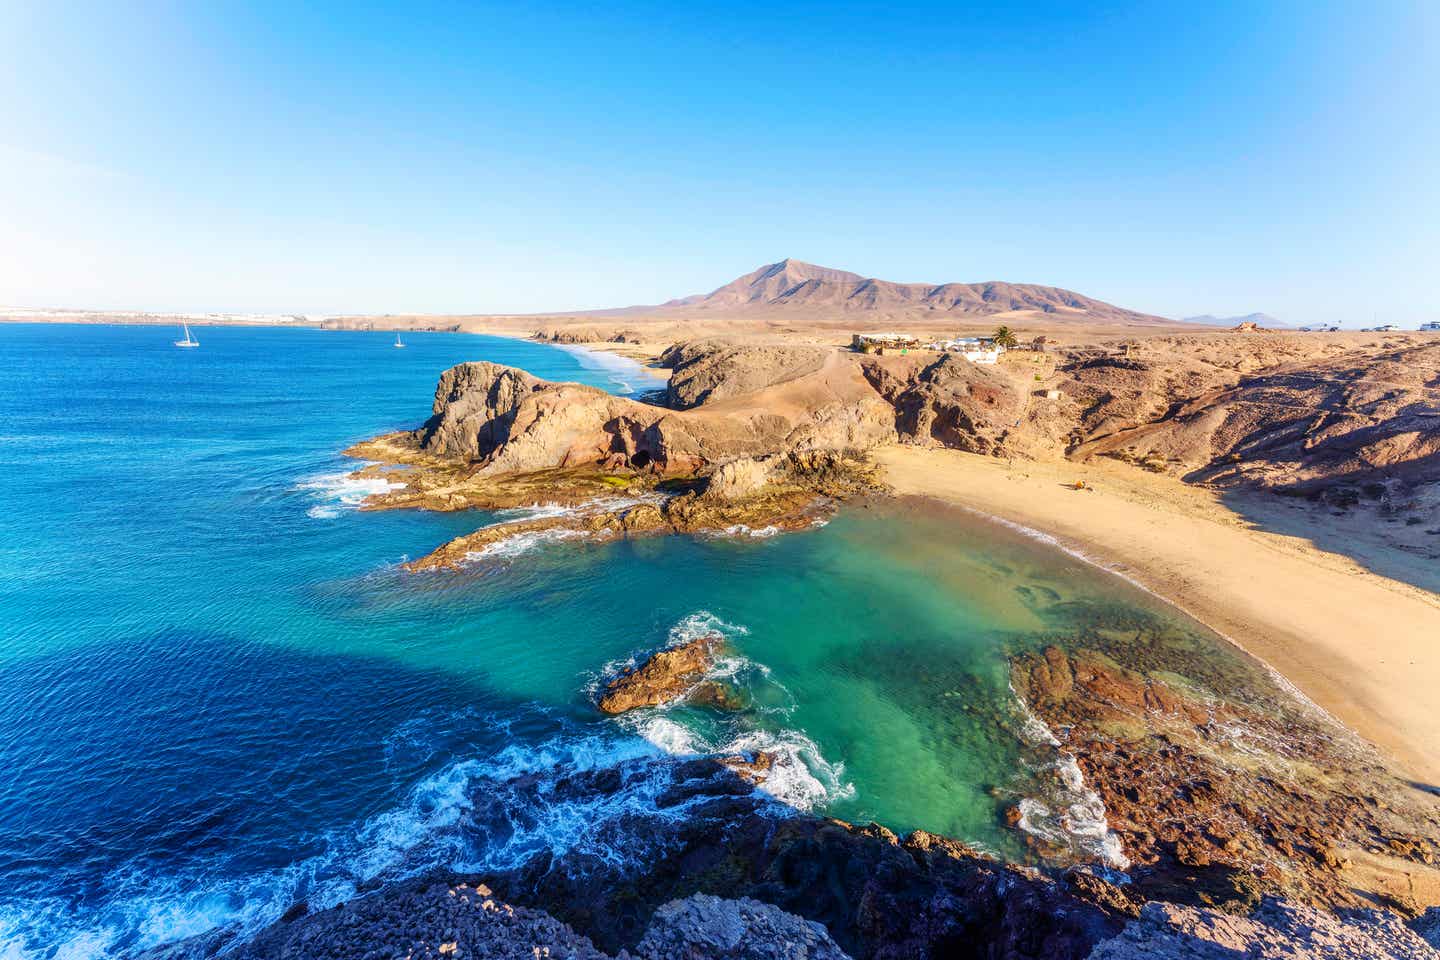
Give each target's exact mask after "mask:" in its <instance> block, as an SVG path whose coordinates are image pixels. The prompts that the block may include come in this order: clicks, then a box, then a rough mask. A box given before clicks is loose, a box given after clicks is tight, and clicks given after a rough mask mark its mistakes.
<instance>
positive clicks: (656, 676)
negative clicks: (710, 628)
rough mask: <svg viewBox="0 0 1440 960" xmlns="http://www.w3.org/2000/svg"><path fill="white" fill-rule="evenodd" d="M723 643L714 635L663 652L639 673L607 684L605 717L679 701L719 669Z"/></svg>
mask: <svg viewBox="0 0 1440 960" xmlns="http://www.w3.org/2000/svg"><path fill="white" fill-rule="evenodd" d="M723 642H724V638H723V637H721V636H720V635H719V634H712V635H710V636H704V637H696V638H695V639H694V640H691V641H689V642H687V643H683V644H681V645H680V646H678V647H670V648H669V649H667V650H661V651H660V652H659V653H657V654H655V655H654V656H652V657H650V659H648V660H646V661H645V662H644V663H643V664H641V665H640V666H639V667H637V668H636V669H634V670H632V671H630V672H629V673H625V674H622V675H621V676H619V677H616V678H615V679H614V680H611V681H610V682H609V683H608V684H606V686H605V692H604V694H602V695H601V697H600V702H599V707H600V709H601V710H602V711H604V712H605V713H611V714H615V713H624V712H625V711H627V710H634V709H636V708H638V707H656V706H659V705H660V704H662V703H669V702H670V701H672V700H678V699H679V698H680V697H683V696H684V695H685V694H686V693H687V692H689V690H690V688H691V687H693V686H694V685H695V682H696V681H697V680H699V679H700V677H701V676H703V675H704V673H705V671H706V670H709V669H710V668H711V667H712V666H714V665H715V657H716V653H717V651H718V650H719V648H720V645H721V644H722V643H723Z"/></svg>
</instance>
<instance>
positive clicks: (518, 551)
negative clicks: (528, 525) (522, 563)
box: [465, 527, 591, 562]
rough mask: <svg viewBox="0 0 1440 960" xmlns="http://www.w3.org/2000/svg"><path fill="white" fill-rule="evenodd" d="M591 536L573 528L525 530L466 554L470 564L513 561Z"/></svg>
mask: <svg viewBox="0 0 1440 960" xmlns="http://www.w3.org/2000/svg"><path fill="white" fill-rule="evenodd" d="M589 536H591V534H590V533H589V532H587V531H585V530H576V529H574V528H572V527H550V528H549V529H546V530H525V531H523V532H521V533H517V534H514V535H513V536H509V537H506V538H505V539H503V540H496V541H495V542H494V543H489V544H486V545H485V546H484V547H481V548H480V549H479V550H471V551H470V552H469V553H467V554H465V559H466V561H468V562H473V561H477V560H513V559H514V558H516V557H519V556H523V555H524V554H527V553H529V552H530V551H532V550H534V549H536V548H538V547H541V546H544V545H545V544H547V543H563V542H564V541H566V540H583V539H585V538H587V537H589Z"/></svg>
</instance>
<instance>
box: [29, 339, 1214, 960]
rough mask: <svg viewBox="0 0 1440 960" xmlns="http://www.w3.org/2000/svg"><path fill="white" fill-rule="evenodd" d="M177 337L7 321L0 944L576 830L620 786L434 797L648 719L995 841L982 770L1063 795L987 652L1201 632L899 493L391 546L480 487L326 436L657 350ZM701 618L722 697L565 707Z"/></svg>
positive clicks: (410, 540) (53, 940)
mask: <svg viewBox="0 0 1440 960" xmlns="http://www.w3.org/2000/svg"><path fill="white" fill-rule="evenodd" d="M171 334H172V331H170V330H168V329H164V328H158V327H116V326H64V325H14V326H6V325H0V371H3V379H0V458H3V462H4V464H5V477H4V482H3V484H0V956H3V957H65V958H72V957H87V956H94V957H101V956H125V955H127V954H130V953H134V952H137V951H139V950H143V949H145V948H147V947H150V946H153V945H156V944H159V943H164V942H168V941H171V940H174V939H178V938H180V937H184V936H189V935H194V934H199V933H203V932H204V931H206V930H210V929H214V928H217V927H224V926H235V927H239V928H242V929H253V928H254V927H255V926H257V925H260V924H263V923H265V922H269V921H271V920H273V919H275V918H277V917H278V916H279V915H280V914H281V913H282V912H283V911H284V910H285V909H286V908H287V907H289V906H290V905H291V904H293V903H295V902H297V901H299V900H307V901H308V902H309V903H310V904H311V905H312V906H319V905H324V904H326V903H329V902H334V901H336V900H339V899H345V898H346V897H348V896H351V895H352V894H353V893H354V890H355V886H356V884H357V883H360V882H363V881H368V880H371V879H374V878H377V877H382V878H383V877H388V876H392V875H395V874H397V873H404V872H413V871H416V870H419V869H423V868H425V867H426V866H429V865H434V864H445V865H449V866H453V867H456V868H460V869H478V868H487V867H495V866H500V865H504V864H505V863H507V862H513V861H514V860H515V859H518V858H523V857H524V856H526V855H528V854H529V853H532V852H533V851H535V850H536V849H540V848H541V847H545V846H548V847H550V848H552V849H565V848H568V847H569V846H573V845H577V844H586V843H599V842H601V840H600V839H599V838H598V835H597V834H596V833H595V832H594V827H595V825H596V824H597V823H598V822H599V821H601V820H603V819H604V818H605V817H606V816H608V815H609V814H610V813H611V812H613V811H609V810H605V809H587V810H559V809H550V808H532V809H525V810H506V811H504V813H505V814H506V816H507V817H508V821H507V822H510V823H511V824H512V828H511V829H510V830H509V831H508V832H507V833H506V834H505V835H504V836H503V837H485V838H477V837H476V836H473V835H469V834H467V833H466V832H465V831H461V830H457V829H454V828H455V825H456V823H457V821H458V820H459V819H460V818H461V816H462V813H465V812H466V811H467V810H469V808H470V806H471V805H472V804H473V800H472V799H471V798H472V795H473V793H474V790H473V788H474V787H475V785H476V784H478V783H497V784H499V783H504V782H505V780H506V778H508V777H512V776H514V775H515V774H517V773H520V772H542V773H543V772H545V771H550V770H553V769H556V768H559V769H562V770H563V769H566V768H573V767H576V766H583V767H589V766H603V765H607V764H612V763H615V762H618V761H619V760H621V759H623V758H627V757H640V756H647V755H655V754H661V753H664V752H674V753H709V752H731V751H736V750H766V751H770V752H772V753H775V754H776V755H777V757H779V759H780V764H779V766H778V768H777V771H776V773H775V775H774V776H773V777H772V778H771V780H770V781H768V782H767V784H766V786H765V789H767V790H769V791H771V792H772V794H773V795H774V796H775V797H776V800H777V814H783V813H784V812H785V811H786V809H800V810H809V811H814V812H821V813H826V814H830V815H834V816H838V817H841V818H844V819H847V820H855V821H863V820H877V821H879V822H881V823H884V824H886V825H887V826H890V827H891V828H892V829H895V830H899V831H904V830H909V829H914V828H917V827H923V828H925V829H928V830H932V831H935V832H939V833H945V834H950V835H953V836H957V837H960V838H962V839H966V840H969V841H971V842H974V843H977V844H979V845H982V846H985V847H988V848H989V849H992V850H995V851H996V852H999V853H1001V854H1003V855H1006V856H1011V857H1015V858H1023V857H1025V856H1026V855H1027V854H1026V850H1025V847H1024V845H1023V843H1021V841H1020V838H1019V837H1018V836H1017V835H1016V834H1015V833H1014V831H1010V830H1007V829H1005V828H1003V827H1001V826H1000V818H999V811H1000V810H1001V808H1002V807H1003V806H1004V805H1006V804H1009V803H1012V802H1014V801H1015V800H1016V799H1017V798H1020V797H1025V796H1031V795H1036V796H1043V797H1045V798H1046V799H1047V801H1048V802H1049V803H1050V805H1051V807H1054V808H1056V809H1062V808H1064V809H1069V808H1070V806H1073V807H1074V808H1075V809H1076V810H1079V811H1081V812H1083V811H1084V809H1085V805H1086V804H1087V803H1089V802H1090V798H1087V797H1086V796H1085V795H1084V791H1083V787H1082V788H1080V789H1078V790H1077V789H1076V787H1075V786H1074V784H1073V783H1067V781H1066V778H1065V776H1064V775H1063V771H1062V770H1061V769H1060V765H1061V764H1062V763H1063V762H1064V757H1063V755H1061V754H1060V753H1059V752H1058V751H1056V750H1055V748H1054V746H1053V744H1051V743H1050V742H1048V741H1047V740H1046V735H1045V733H1044V732H1043V731H1038V732H1037V731H1036V730H1034V729H1033V722H1031V721H1028V720H1027V717H1026V716H1025V713H1024V711H1023V708H1022V707H1021V706H1020V705H1019V704H1018V702H1017V701H1015V699H1014V696H1013V694H1012V693H1011V692H1010V689H1009V683H1008V669H1007V657H1008V656H1010V655H1011V654H1013V653H1015V652H1018V651H1021V650H1029V649H1037V648H1039V647H1040V646H1043V645H1044V644H1047V643H1051V642H1061V643H1063V642H1066V641H1067V640H1068V639H1069V638H1072V637H1074V636H1076V635H1078V634H1080V633H1092V634H1093V633H1095V632H1096V631H1104V630H1108V629H1112V628H1113V629H1117V630H1118V629H1121V628H1123V629H1127V630H1133V629H1144V630H1145V631H1148V634H1147V635H1153V636H1157V637H1160V638H1162V639H1163V641H1164V642H1166V643H1171V644H1174V645H1175V647H1176V649H1177V650H1178V651H1185V652H1188V654H1191V655H1194V654H1195V652H1196V651H1200V652H1202V653H1204V654H1205V655H1207V656H1208V655H1211V654H1214V655H1215V656H1228V654H1225V653H1224V648H1223V645H1222V644H1220V642H1219V641H1218V640H1217V639H1216V638H1214V637H1213V636H1212V635H1210V634H1208V632H1206V631H1204V630H1203V628H1200V627H1199V626H1198V625H1195V624H1193V623H1191V622H1189V621H1187V620H1186V619H1185V618H1183V617H1182V616H1180V615H1179V614H1177V613H1175V612H1174V611H1171V610H1169V609H1168V608H1165V607H1164V606H1162V605H1160V604H1159V603H1157V602H1156V601H1154V600H1153V599H1152V598H1149V597H1147V596H1145V595H1144V594H1142V593H1140V592H1139V591H1137V590H1135V589H1133V588H1131V587H1130V586H1128V585H1127V584H1125V583H1124V582H1123V581H1120V580H1119V579H1117V578H1115V577H1113V576H1110V575H1108V574H1105V573H1103V572H1101V571H1098V570H1095V569H1093V568H1091V567H1089V566H1087V565H1085V564H1084V563H1082V562H1080V561H1079V560H1077V559H1075V558H1073V557H1070V556H1067V555H1065V554H1063V553H1059V552H1057V551H1055V550H1053V549H1051V548H1049V547H1048V546H1046V545H1045V544H1043V543H1040V542H1038V541H1035V540H1031V539H1028V538H1026V537H1023V536H1021V535H1019V534H1017V533H1015V532H1013V531H1010V530H1006V529H1004V528H1002V527H1000V526H998V525H995V524H992V523H989V522H986V521H984V520H981V519H977V518H973V517H966V516H963V515H959V514H941V513H939V512H937V511H935V510H932V509H929V508H925V507H921V506H917V505H894V506H883V507H874V508H869V509H867V508H860V507H856V508H847V509H846V510H844V511H842V512H841V514H840V515H839V516H838V517H836V518H835V519H834V520H833V521H832V522H830V523H829V524H828V525H826V526H825V527H823V528H821V529H816V530H813V531H810V532H808V533H801V534H793V535H783V536H776V537H768V538H763V537H749V536H744V537H736V538H726V539H711V538H688V537H686V538H680V537H672V538H663V539H660V538H657V539H641V540H635V541H628V542H618V543H611V544H605V545H594V544H587V543H583V542H574V541H571V542H562V543H550V544H541V545H537V546H536V547H535V548H534V549H532V550H529V551H527V552H520V553H515V554H514V555H512V556H509V557H506V558H505V559H504V560H503V561H502V562H499V563H493V564H486V565H483V566H477V567H476V568H475V569H472V570H468V571H466V572H463V573H459V574H452V573H445V574H434V575H430V574H426V575H409V574H405V573H403V572H402V571H400V570H399V568H398V564H399V563H400V562H401V561H403V560H404V559H406V558H408V557H414V556H418V555H420V554H423V553H424V552H426V551H428V550H430V549H431V548H433V547H434V546H436V545H437V544H439V543H441V542H442V541H444V540H446V539H449V538H451V537H454V536H456V535H458V534H461V533H464V532H468V531H470V530H472V529H474V528H475V527H476V526H478V525H480V524H481V523H483V522H485V521H486V519H487V518H486V517H484V516H482V515H479V514H426V513H409V512H382V513H361V512H358V511H357V510H356V509H355V506H356V504H357V503H358V502H359V500H360V499H361V498H362V497H363V496H364V494H365V493H366V492H367V491H368V489H369V488H367V487H366V486H365V485H363V484H357V483H355V482H353V481H349V480H347V479H346V478H345V473H346V471H347V469H348V468H349V466H350V465H351V462H349V461H345V460H343V459H342V458H340V457H339V456H338V451H340V450H342V449H344V448H345V447H346V446H348V445H349V444H351V443H352V442H354V441H356V440H359V439H363V438H365V437H369V436H373V435H375V434H378V433H382V432H385V431H388V430H393V429H397V428H402V427H404V428H408V427H412V426H415V425H417V424H419V423H420V422H421V421H423V420H424V419H425V417H426V416H428V414H429V405H430V398H431V396H432V394H433V390H434V385H435V380H436V379H437V377H438V376H439V374H440V372H441V371H442V370H444V369H445V368H446V367H448V366H450V365H452V364H454V363H458V362H461V361H463V360H478V359H486V360H493V361H495V362H499V363H506V364H512V365H515V366H521V367H524V368H525V369H527V370H529V371H530V372H532V373H534V374H536V375H537V376H540V377H543V378H546V379H556V380H578V381H581V382H587V383H592V384H595V385H597V386H601V387H605V388H607V389H612V390H618V391H624V390H629V389H635V388H649V387H650V386H651V385H650V384H649V383H647V382H644V381H643V380H641V379H640V378H637V377H633V376H631V375H630V373H629V372H627V371H626V370H625V369H624V368H623V366H616V365H615V364H613V362H610V363H597V362H596V361H594V360H592V359H590V358H587V357H584V356H577V355H576V354H574V353H572V352H568V351H564V350H560V349H557V348H553V347H548V346H543V345H540V344H534V343H527V342H520V341H512V340H503V339H497V338H490V337H480V336H470V335H462V334H421V333H417V334H413V335H408V337H407V343H408V346H407V348H406V349H405V350H395V349H393V348H392V347H391V346H390V344H391V342H392V340H393V335H391V334H387V333H383V332H376V333H366V332H330V331H318V330H274V329H247V328H224V327H222V328H210V327H199V328H195V334H196V337H197V338H198V339H199V340H200V342H201V347H200V348H199V349H198V350H176V349H174V348H173V347H172V346H171V345H170V341H171V340H173V339H174V336H172V335H171ZM1137 624H1139V625H1140V627H1139V628H1137V627H1136V625H1137ZM708 632H719V633H721V634H723V635H724V636H725V637H726V638H727V640H728V643H729V649H728V653H727V656H726V658H725V660H724V661H723V662H722V664H721V666H720V667H719V668H718V673H719V674H721V675H723V676H724V678H725V679H727V680H728V681H729V682H731V683H733V684H734V685H735V686H737V687H738V688H740V689H741V690H742V691H743V692H744V694H745V696H746V698H747V701H748V703H749V706H748V708H747V709H745V710H743V711H740V712H738V713H733V714H719V713H716V712H714V711H708V710H701V709H696V708H691V707H684V706H680V707H675V708H672V709H669V710H660V711H647V712H642V713H636V714H633V715H629V716H626V717H623V718H620V719H609V718H604V717H602V716H601V715H600V714H599V713H598V712H597V711H596V710H595V709H594V708H593V707H592V706H591V695H592V692H593V690H594V688H595V686H596V685H597V684H598V683H600V682H602V681H603V679H604V678H605V677H606V676H607V675H608V673H607V670H608V671H613V670H614V669H616V668H617V667H618V666H619V665H621V664H623V663H625V662H627V661H632V660H633V658H635V657H637V656H642V655H644V654H646V653H648V652H650V651H653V650H655V649H657V648H659V647H661V646H663V645H665V644H666V643H669V642H674V641H675V640H677V639H683V638H684V637H687V636H694V635H697V634H698V633H708ZM497 797H499V794H497ZM646 800H647V798H646V796H645V794H644V791H643V789H638V788H637V790H636V791H634V793H633V794H632V795H628V796H626V797H622V798H619V799H617V800H615V801H614V803H615V804H616V805H624V804H644V803H645V802H646ZM1057 800H1058V801H1059V803H1058V804H1057ZM495 802H496V803H503V802H509V801H507V800H505V799H504V798H503V797H500V798H499V799H496V801H495ZM1076 815H1077V816H1078V815H1079V814H1078V813H1077V814H1076ZM1042 826H1043V825H1042ZM1051 826H1052V827H1054V828H1056V829H1059V825H1058V824H1052V825H1051ZM1075 843H1076V846H1075V856H1076V857H1077V858H1078V859H1100V860H1103V859H1105V857H1106V856H1107V852H1106V850H1105V849H1104V848H1103V844H1102V843H1100V842H1099V841H1098V840H1096V838H1095V837H1085V836H1077V837H1076V840H1075Z"/></svg>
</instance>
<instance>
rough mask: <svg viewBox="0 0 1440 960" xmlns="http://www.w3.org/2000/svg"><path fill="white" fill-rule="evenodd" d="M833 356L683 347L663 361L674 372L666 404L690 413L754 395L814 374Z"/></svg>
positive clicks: (762, 348)
mask: <svg viewBox="0 0 1440 960" xmlns="http://www.w3.org/2000/svg"><path fill="white" fill-rule="evenodd" d="M830 353H831V351H829V350H827V349H825V348H823V347H807V346H792V345H780V344H774V345H767V344H740V343H736V342H734V341H729V340H725V339H711V340H692V341H687V342H685V343H678V344H676V345H674V346H672V347H670V348H669V349H668V350H666V351H665V352H664V353H663V354H662V355H661V357H660V362H661V364H662V365H664V366H666V367H669V368H670V370H671V374H670V384H669V387H668V388H667V390H666V402H667V403H668V404H669V405H670V406H671V407H674V408H675V409H676V410H688V409H690V408H691V407H698V406H700V405H701V404H704V403H708V402H711V401H714V400H723V399H725V398H727V397H737V396H741V395H743V394H747V393H754V392H756V391H757V390H761V389H764V388H765V387H769V386H774V385H775V384H778V383H784V382H785V381H787V380H794V379H796V378H798V377H802V376H804V375H805V374H808V373H814V372H815V371H817V370H819V369H820V367H821V366H822V365H823V364H824V363H825V358H826V357H827V356H828V355H829V354H830Z"/></svg>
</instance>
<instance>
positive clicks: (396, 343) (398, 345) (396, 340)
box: [392, 330, 405, 347]
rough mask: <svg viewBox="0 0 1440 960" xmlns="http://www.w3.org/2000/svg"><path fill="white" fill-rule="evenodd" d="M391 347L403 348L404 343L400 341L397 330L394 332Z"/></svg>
mask: <svg viewBox="0 0 1440 960" xmlns="http://www.w3.org/2000/svg"><path fill="white" fill-rule="evenodd" d="M392 346H396V347H403V346H405V342H404V341H403V340H401V339H400V331H399V330H396V331H395V342H394V343H393V344H392Z"/></svg>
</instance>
